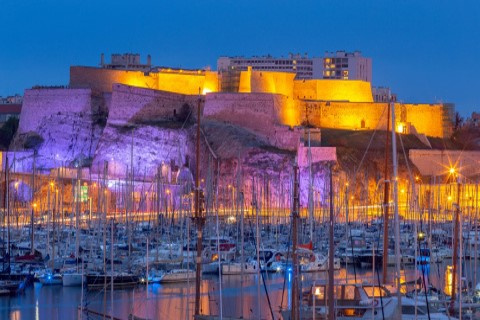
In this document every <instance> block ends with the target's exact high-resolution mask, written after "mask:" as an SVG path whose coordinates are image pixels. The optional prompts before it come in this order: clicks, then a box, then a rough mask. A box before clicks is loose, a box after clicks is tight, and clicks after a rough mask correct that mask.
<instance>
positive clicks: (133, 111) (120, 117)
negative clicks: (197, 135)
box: [108, 84, 199, 125]
mask: <svg viewBox="0 0 480 320" xmlns="http://www.w3.org/2000/svg"><path fill="white" fill-rule="evenodd" d="M198 99H199V98H198V95H194V96H187V95H183V94H176V93H172V92H166V91H159V90H151V89H144V88H137V87H131V86H126V85H122V84H114V85H113V92H112V99H111V103H110V110H109V115H108V123H112V124H117V125H118V124H120V125H125V124H128V123H151V122H154V121H159V120H172V119H173V118H174V117H175V115H176V114H179V113H180V112H181V109H182V106H183V105H184V104H188V105H189V106H190V107H191V110H194V109H195V110H196V106H197V104H198ZM195 115H196V112H192V114H191V115H190V116H191V117H192V119H193V118H195Z"/></svg>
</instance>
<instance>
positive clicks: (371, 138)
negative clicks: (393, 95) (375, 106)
mask: <svg viewBox="0 0 480 320" xmlns="http://www.w3.org/2000/svg"><path fill="white" fill-rule="evenodd" d="M387 108H389V105H388V104H387V106H386V108H384V109H383V111H382V114H381V115H380V118H379V119H382V118H383V115H384V114H385V110H387ZM387 121H388V120H387ZM379 127H380V121H379V122H378V123H377V126H376V127H375V129H374V130H373V133H372V136H371V137H370V141H369V142H368V145H367V148H366V149H365V152H364V153H363V156H362V159H361V160H360V163H359V164H358V168H357V170H355V171H354V173H353V179H354V181H355V177H356V175H357V173H358V171H360V168H361V167H362V164H363V161H364V160H365V157H366V156H367V153H368V150H369V149H370V146H371V144H372V142H373V138H374V137H375V133H376V132H377V131H378V129H379Z"/></svg>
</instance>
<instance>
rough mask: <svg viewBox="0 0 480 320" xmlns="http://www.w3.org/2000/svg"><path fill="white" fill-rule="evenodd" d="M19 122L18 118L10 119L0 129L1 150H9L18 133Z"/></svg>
mask: <svg viewBox="0 0 480 320" xmlns="http://www.w3.org/2000/svg"><path fill="white" fill-rule="evenodd" d="M18 122H19V120H18V118H15V117H10V118H8V120H7V121H6V122H5V123H4V124H3V126H2V127H0V149H2V150H6V149H8V147H9V146H10V143H11V142H12V140H13V137H14V136H15V133H16V132H17V129H18Z"/></svg>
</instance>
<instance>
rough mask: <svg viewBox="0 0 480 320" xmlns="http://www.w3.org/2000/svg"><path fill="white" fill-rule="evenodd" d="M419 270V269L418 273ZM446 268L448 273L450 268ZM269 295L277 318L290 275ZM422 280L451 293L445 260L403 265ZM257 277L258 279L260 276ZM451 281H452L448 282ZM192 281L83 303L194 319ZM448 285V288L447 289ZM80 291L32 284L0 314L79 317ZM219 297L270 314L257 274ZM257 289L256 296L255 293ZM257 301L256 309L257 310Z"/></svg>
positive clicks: (341, 275) (209, 306) (343, 273)
mask: <svg viewBox="0 0 480 320" xmlns="http://www.w3.org/2000/svg"><path fill="white" fill-rule="evenodd" d="M470 267H471V266H470V265H469V264H466V265H465V266H464V268H465V274H468V275H469V276H473V275H472V274H473V272H471V271H472V270H473V268H470ZM422 271H423V272H422ZM449 272H450V273H449ZM264 276H265V281H266V284H267V290H268V295H269V298H270V303H271V306H272V311H273V313H274V315H275V317H276V318H278V317H279V315H280V314H279V308H280V307H283V308H287V307H288V306H290V304H291V296H290V291H291V274H288V273H287V274H286V275H284V274H265V275H264ZM394 276H395V272H394V270H393V268H391V269H389V273H388V281H390V283H394ZM335 278H336V279H337V280H340V281H342V282H350V283H353V282H355V281H356V282H359V283H361V282H369V283H374V284H378V280H379V279H382V273H381V271H379V272H378V274H377V272H375V273H373V271H372V269H371V268H369V269H361V268H358V267H357V268H353V267H351V266H349V267H348V270H347V269H345V268H342V269H340V270H338V271H336V272H335ZM326 279H327V273H325V272H318V273H304V274H302V276H301V282H300V285H301V287H302V289H303V290H307V289H308V288H310V286H311V285H312V284H313V282H314V281H316V282H319V281H322V280H323V281H326ZM419 279H420V281H422V283H423V281H425V284H426V285H428V284H431V285H433V286H435V287H437V288H442V289H443V290H445V292H447V293H449V292H451V271H449V269H448V268H447V264H438V265H432V266H431V267H430V268H428V269H423V270H422V269H421V268H419V267H414V266H412V267H410V268H406V269H405V270H402V272H401V274H400V282H401V283H402V284H404V285H403V287H402V291H403V292H406V291H407V290H408V291H410V290H413V289H414V286H415V284H416V283H417V281H418V280H419ZM259 280H260V281H259ZM449 284H450V285H449ZM194 287H195V283H194V281H191V282H190V283H188V284H187V283H183V284H168V285H160V284H151V285H149V287H148V298H147V288H146V287H137V288H135V289H129V290H116V291H114V293H113V304H114V305H113V308H112V306H111V300H112V297H111V296H110V290H106V291H88V292H87V291H86V292H85V295H84V297H83V301H84V306H85V307H86V308H88V309H90V310H94V311H97V312H104V311H106V312H107V313H110V310H112V309H113V315H114V316H116V317H119V318H121V319H127V318H128V315H130V314H134V315H135V316H138V317H142V318H149V319H192V315H193V312H194V300H195V289H194ZM219 289H220V288H219V283H218V277H216V276H206V277H204V279H203V281H202V286H201V294H202V296H201V310H202V313H204V314H217V315H218V314H219V312H220V305H219V303H220V299H219V294H220V292H219ZM449 290H450V291H449ZM81 294H82V291H81V289H80V288H72V287H61V286H57V287H43V286H42V285H41V284H39V283H36V284H35V285H34V286H33V287H30V288H28V289H27V290H26V291H25V293H24V294H22V295H20V296H17V297H1V298H0V319H15V320H17V319H19V320H20V319H38V320H40V319H48V320H50V319H52V320H54V319H60V320H65V319H77V318H78V310H77V308H78V306H79V305H80V301H81ZM221 294H222V301H223V308H222V311H223V316H224V317H237V318H238V317H243V318H256V317H257V313H259V314H260V316H261V318H262V319H271V316H270V310H269V306H268V301H267V297H266V294H265V289H264V287H263V283H262V279H261V277H260V279H258V278H257V275H245V276H244V279H243V281H242V279H241V277H240V276H223V277H222V293H221ZM259 294H260V295H259ZM258 306H260V310H258V309H259V308H258Z"/></svg>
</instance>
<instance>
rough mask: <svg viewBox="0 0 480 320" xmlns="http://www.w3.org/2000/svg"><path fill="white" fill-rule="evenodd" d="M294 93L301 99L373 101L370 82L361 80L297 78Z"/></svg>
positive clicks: (296, 97) (295, 96)
mask: <svg viewBox="0 0 480 320" xmlns="http://www.w3.org/2000/svg"><path fill="white" fill-rule="evenodd" d="M293 95H294V98H295V99H301V100H321V101H349V102H373V97H372V88H371V86H370V83H369V82H365V81H359V80H327V79H314V80H295V81H294V86H293Z"/></svg>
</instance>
